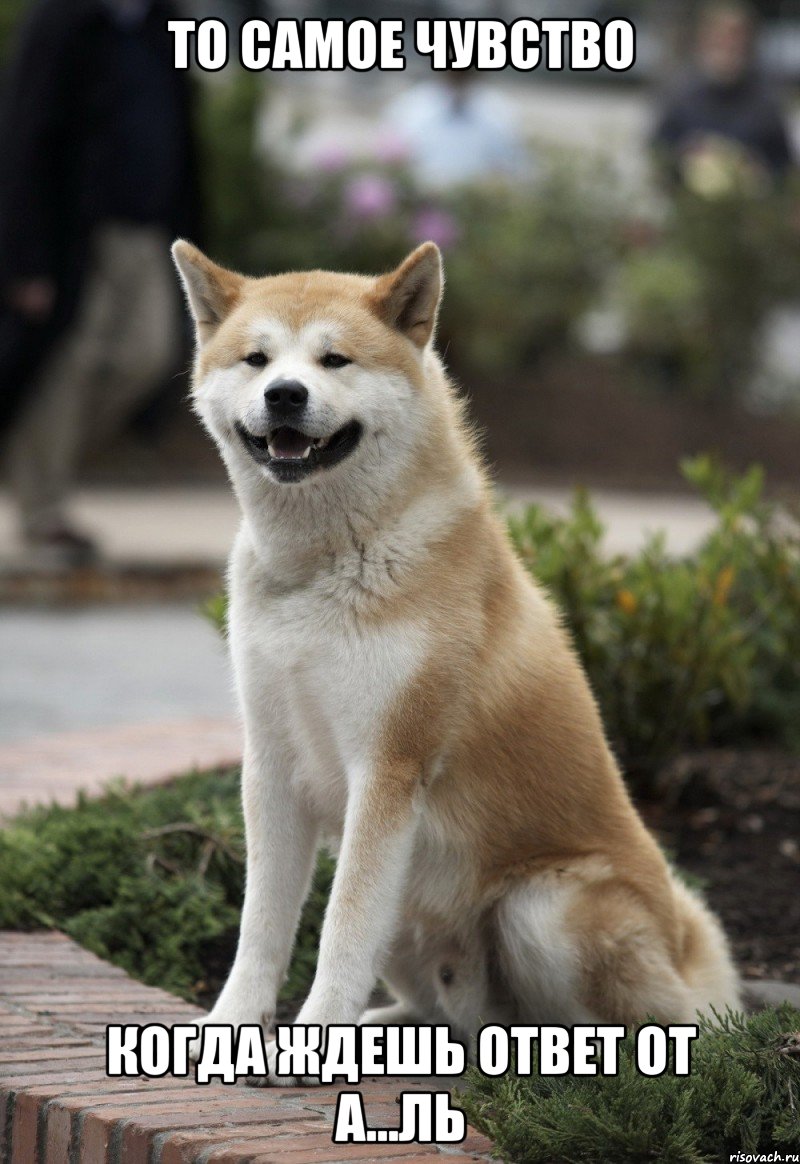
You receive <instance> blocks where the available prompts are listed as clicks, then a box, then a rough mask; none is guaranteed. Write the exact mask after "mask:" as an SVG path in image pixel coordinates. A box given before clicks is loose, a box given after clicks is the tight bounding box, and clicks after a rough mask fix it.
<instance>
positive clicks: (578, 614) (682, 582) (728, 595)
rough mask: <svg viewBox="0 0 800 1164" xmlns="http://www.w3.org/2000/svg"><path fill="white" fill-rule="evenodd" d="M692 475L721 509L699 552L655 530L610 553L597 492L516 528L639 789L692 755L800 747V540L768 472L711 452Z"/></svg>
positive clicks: (515, 523) (527, 517)
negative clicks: (636, 546) (736, 468)
mask: <svg viewBox="0 0 800 1164" xmlns="http://www.w3.org/2000/svg"><path fill="white" fill-rule="evenodd" d="M683 469H684V473H685V475H686V476H687V477H688V478H689V480H691V481H692V482H693V484H694V485H695V486H696V487H697V488H698V489H699V490H700V492H701V493H702V494H703V496H704V497H705V499H706V500H707V501H708V502H709V504H710V505H711V506H712V508H713V509H714V511H715V513H716V515H717V524H716V526H715V528H714V529H713V531H712V533H711V534H710V535H709V536H708V537H707V538H706V539H705V540H704V542H703V543H702V545H701V546H700V547H699V548H698V550H697V551H696V552H695V553H693V554H691V555H690V556H688V557H685V558H673V557H670V555H669V554H668V553H667V552H666V549H665V544H664V538H663V536H662V535H655V536H653V537H651V538H650V540H649V541H648V543H647V544H646V546H645V547H644V549H643V550H642V551H641V552H640V553H638V554H636V555H634V556H632V557H622V556H614V557H610V556H607V555H606V554H604V552H603V550H602V544H601V543H602V537H603V527H602V525H601V523H600V522H599V520H598V518H597V515H596V514H595V512H594V510H593V509H592V506H591V504H590V502H589V499H588V497H587V496H586V495H585V494H583V493H578V494H577V495H576V498H575V501H574V503H573V507H572V511H571V513H570V514H569V515H568V516H567V517H564V518H559V517H554V516H552V515H551V514H550V513H548V512H546V511H545V510H544V509H543V508H541V507H540V506H531V507H529V508H528V509H527V510H526V511H525V512H524V513H523V514H521V515H520V516H517V517H512V518H511V519H510V521H509V526H510V530H511V534H512V538H513V540H514V543H515V545H516V548H517V551H518V553H519V554H520V556H521V557H522V560H523V561H524V563H525V564H526V565H527V567H528V568H529V569H530V570H531V572H532V573H533V574H535V575H536V577H537V578H538V579H539V580H540V581H541V582H543V583H544V585H545V586H546V587H547V588H548V589H549V591H550V592H551V594H552V595H553V597H554V598H555V600H556V602H557V603H558V605H559V607H560V608H561V610H562V611H563V612H564V616H565V620H566V625H567V626H568V628H569V630H570V632H571V634H572V637H573V639H574V642H575V645H576V647H577V649H578V652H579V653H580V656H581V658H582V660H583V662H584V665H585V667H586V669H587V672H588V674H589V678H590V680H591V682H592V686H593V688H594V691H595V693H596V695H597V698H598V701H599V703H600V707H601V710H602V713H603V717H604V720H605V723H606V727H607V730H608V732H609V734H610V736H611V739H612V741H613V743H614V745H615V747H616V748H617V750H618V752H619V753H620V755H621V757H622V759H623V761H624V764H625V767H626V769H627V771H628V774H629V777H630V779H631V782H632V783H633V785H634V787H635V788H636V790H637V791H639V792H643V793H648V792H651V791H652V781H653V777H654V775H655V774H656V773H657V772H658V770H659V768H660V767H661V766H662V765H663V764H664V762H665V761H666V760H668V759H669V758H670V757H671V756H672V755H674V754H675V753H676V752H678V751H680V750H682V749H684V748H687V747H699V746H703V745H723V744H729V743H742V742H753V741H757V740H760V739H768V740H770V741H771V742H777V743H782V744H785V745H787V746H796V745H797V744H798V743H800V538H799V537H798V532H797V528H796V527H795V526H794V525H792V524H791V523H790V522H789V520H788V518H786V516H785V515H783V514H782V513H781V511H780V510H779V509H778V508H777V507H775V506H773V505H770V504H768V503H767V502H765V501H764V500H763V498H762V473H761V470H760V469H758V468H752V469H751V470H750V471H749V472H748V473H746V474H745V475H744V476H743V477H741V478H735V477H731V476H729V475H727V474H726V473H725V472H724V471H723V470H722V469H720V468H719V466H717V465H716V464H715V462H714V461H713V460H712V459H710V458H708V457H700V458H697V459H696V460H693V461H687V462H685V464H684V466H683Z"/></svg>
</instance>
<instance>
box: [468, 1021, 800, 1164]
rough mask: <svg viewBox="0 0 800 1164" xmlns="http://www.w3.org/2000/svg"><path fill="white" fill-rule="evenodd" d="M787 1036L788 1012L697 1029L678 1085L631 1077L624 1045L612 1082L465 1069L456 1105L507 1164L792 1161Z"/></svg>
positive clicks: (797, 1111)
mask: <svg viewBox="0 0 800 1164" xmlns="http://www.w3.org/2000/svg"><path fill="white" fill-rule="evenodd" d="M799 1030H800V1011H798V1010H795V1009H793V1008H792V1007H789V1006H784V1007H780V1008H778V1009H777V1010H768V1011H764V1012H763V1013H761V1014H757V1015H753V1016H751V1017H749V1018H745V1017H743V1016H741V1015H736V1016H731V1015H729V1016H727V1017H725V1018H724V1019H719V1020H715V1021H713V1022H707V1021H706V1022H703V1023H702V1024H701V1031H700V1037H699V1039H698V1040H697V1041H696V1042H695V1043H694V1044H693V1049H692V1071H691V1075H689V1076H687V1077H678V1076H675V1075H673V1074H670V1073H669V1071H668V1072H667V1073H665V1074H663V1075H660V1076H657V1077H655V1078H649V1077H645V1076H642V1075H640V1074H639V1072H638V1070H637V1068H636V1065H635V1060H634V1046H633V1039H632V1037H631V1036H629V1037H628V1038H627V1040H626V1041H625V1042H624V1043H621V1044H620V1058H619V1072H618V1074H617V1075H615V1076H612V1075H598V1076H588V1077H587V1076H568V1075H561V1076H540V1075H538V1074H532V1075H530V1076H526V1077H523V1078H519V1077H516V1076H515V1075H514V1074H513V1073H510V1074H509V1075H507V1076H506V1077H504V1078H487V1077H486V1076H483V1075H481V1074H480V1073H479V1072H478V1071H477V1070H476V1069H474V1068H473V1069H470V1073H469V1075H468V1077H467V1083H468V1087H467V1090H466V1092H465V1093H464V1094H461V1095H460V1096H459V1103H460V1104H461V1106H462V1107H464V1109H465V1110H466V1112H467V1115H468V1117H469V1119H470V1120H471V1122H472V1123H474V1124H475V1125H476V1126H477V1127H479V1128H480V1129H482V1130H483V1131H485V1132H486V1133H487V1135H489V1136H491V1138H492V1139H493V1140H494V1141H495V1143H496V1147H497V1150H498V1154H500V1155H502V1157H503V1158H504V1159H506V1160H510V1161H513V1162H514V1164H608V1162H610V1161H613V1164H642V1162H643V1161H646V1160H653V1161H660V1162H661V1164H719V1162H721V1161H726V1160H727V1159H728V1156H729V1153H733V1152H737V1151H742V1152H757V1151H770V1150H777V1151H781V1150H783V1151H792V1150H795V1151H796V1150H797V1146H798V1144H800V1103H798V1096H800V1056H799V1055H798V1050H799V1049H800V1048H798V1031H799ZM535 1069H536V1068H535V1065H534V1071H535Z"/></svg>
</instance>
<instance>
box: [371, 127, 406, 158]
mask: <svg viewBox="0 0 800 1164" xmlns="http://www.w3.org/2000/svg"><path fill="white" fill-rule="evenodd" d="M408 155H409V150H408V145H407V144H406V142H404V141H403V139H402V138H401V137H400V136H399V135H398V134H396V133H391V132H387V131H384V133H383V135H382V136H381V138H380V140H379V141H378V143H377V145H376V147H375V157H376V158H377V159H378V160H379V161H381V162H383V164H384V165H386V166H397V165H401V164H402V163H403V162H407V161H408Z"/></svg>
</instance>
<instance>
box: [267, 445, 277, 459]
mask: <svg viewBox="0 0 800 1164" xmlns="http://www.w3.org/2000/svg"><path fill="white" fill-rule="evenodd" d="M267 452H268V453H269V455H270V456H271V457H276V456H277V453H276V452H275V449H274V448H273V447H272V445H267Z"/></svg>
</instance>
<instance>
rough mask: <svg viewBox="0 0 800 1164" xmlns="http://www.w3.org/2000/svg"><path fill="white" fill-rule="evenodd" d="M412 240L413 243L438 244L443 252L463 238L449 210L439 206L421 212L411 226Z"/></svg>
mask: <svg viewBox="0 0 800 1164" xmlns="http://www.w3.org/2000/svg"><path fill="white" fill-rule="evenodd" d="M411 238H412V241H413V242H417V243H421V242H427V241H428V239H430V240H431V242H435V243H437V244H438V245H439V246H440V247H441V248H442V250H447V248H448V247H451V246H453V245H454V244H455V243H457V242H458V240H459V239H460V238H461V228H460V227H459V225H458V223H457V221H456V220H455V218H454V217H453V215H452V214H450V213H449V212H448V211H447V210H440V209H439V208H438V207H437V206H428V207H426V208H424V209H423V210H420V211H419V212H418V213H417V214H416V215H415V217H414V221H413V222H412V224H411Z"/></svg>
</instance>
